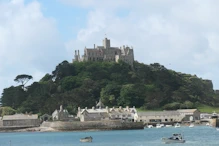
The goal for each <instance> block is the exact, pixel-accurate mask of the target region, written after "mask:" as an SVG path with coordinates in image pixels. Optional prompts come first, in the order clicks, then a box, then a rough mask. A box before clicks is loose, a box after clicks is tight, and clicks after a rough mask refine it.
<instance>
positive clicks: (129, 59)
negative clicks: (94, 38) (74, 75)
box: [73, 38, 134, 66]
mask: <svg viewBox="0 0 219 146" xmlns="http://www.w3.org/2000/svg"><path fill="white" fill-rule="evenodd" d="M74 57H75V58H74V59H73V62H82V61H108V62H118V61H119V60H122V61H124V62H126V63H128V64H129V65H131V66H133V62H134V52H133V48H132V47H131V48H130V47H128V46H124V45H123V46H122V47H111V46H110V40H109V39H107V38H105V39H104V40H103V46H95V44H94V47H93V48H86V47H85V48H84V55H82V57H81V56H80V53H79V50H76V51H75V56H74Z"/></svg>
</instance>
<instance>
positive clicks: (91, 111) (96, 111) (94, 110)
mask: <svg viewBox="0 0 219 146" xmlns="http://www.w3.org/2000/svg"><path fill="white" fill-rule="evenodd" d="M85 110H86V111H87V112H88V113H107V112H108V110H107V109H99V108H97V109H82V111H81V113H83V112H84V111H85Z"/></svg>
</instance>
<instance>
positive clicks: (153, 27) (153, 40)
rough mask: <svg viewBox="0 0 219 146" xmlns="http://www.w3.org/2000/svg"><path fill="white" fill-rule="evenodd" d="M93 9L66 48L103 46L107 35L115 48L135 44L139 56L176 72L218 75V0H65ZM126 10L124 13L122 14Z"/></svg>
mask: <svg viewBox="0 0 219 146" xmlns="http://www.w3.org/2000/svg"><path fill="white" fill-rule="evenodd" d="M60 1H62V2H64V3H65V4H68V5H72V6H73V7H81V8H84V9H87V10H89V13H88V15H87V25H86V27H84V28H81V29H80V30H79V31H78V35H77V38H76V39H72V40H71V41H69V42H66V48H67V49H68V51H70V48H71V49H72V48H77V49H80V50H81V51H83V48H84V46H87V47H93V44H94V43H95V44H97V45H102V43H101V42H102V39H103V38H104V34H105V33H106V34H107V37H108V38H110V39H111V45H112V46H122V45H129V46H133V47H134V53H135V59H136V60H138V61H140V62H144V63H146V64H150V63H154V62H159V63H161V64H163V65H165V66H166V67H167V68H170V69H173V70H175V71H179V72H184V73H190V74H196V75H198V76H199V77H202V78H207V79H211V80H213V83H214V88H219V79H217V74H218V73H219V70H218V67H217V66H218V62H219V59H218V55H219V49H218V48H219V43H218V42H219V20H218V19H217V14H218V13H219V9H218V8H217V7H218V5H219V1H216V0H208V1H206V0H179V1H175V0H141V1H140V0H139V1H138V2H136V1H130V0H118V1H117V2H114V1H106V0H90V1H88V0H60ZM122 12H124V13H125V14H123V15H121V14H120V13H122Z"/></svg>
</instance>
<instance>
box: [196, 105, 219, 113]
mask: <svg viewBox="0 0 219 146" xmlns="http://www.w3.org/2000/svg"><path fill="white" fill-rule="evenodd" d="M198 110H199V111H200V112H202V113H212V112H214V111H215V112H216V113H219V107H211V106H208V105H200V106H198Z"/></svg>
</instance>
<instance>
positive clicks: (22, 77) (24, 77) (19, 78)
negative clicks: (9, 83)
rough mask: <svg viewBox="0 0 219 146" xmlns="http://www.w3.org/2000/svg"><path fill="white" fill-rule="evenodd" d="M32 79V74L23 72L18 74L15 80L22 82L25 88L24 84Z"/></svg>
mask: <svg viewBox="0 0 219 146" xmlns="http://www.w3.org/2000/svg"><path fill="white" fill-rule="evenodd" d="M31 79H33V77H32V76H31V75H26V74H21V75H17V76H16V78H15V79H14V81H15V82H18V83H21V86H22V87H23V88H24V85H25V84H26V83H27V82H28V81H29V80H31Z"/></svg>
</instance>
